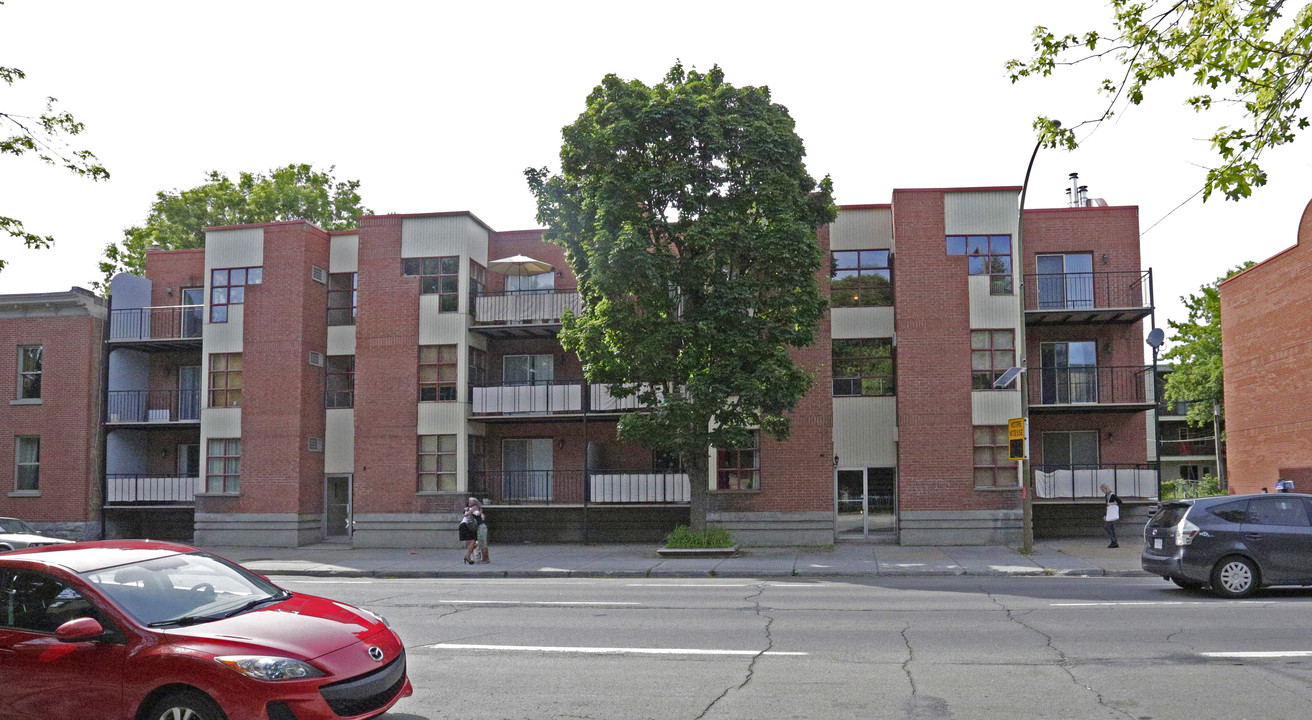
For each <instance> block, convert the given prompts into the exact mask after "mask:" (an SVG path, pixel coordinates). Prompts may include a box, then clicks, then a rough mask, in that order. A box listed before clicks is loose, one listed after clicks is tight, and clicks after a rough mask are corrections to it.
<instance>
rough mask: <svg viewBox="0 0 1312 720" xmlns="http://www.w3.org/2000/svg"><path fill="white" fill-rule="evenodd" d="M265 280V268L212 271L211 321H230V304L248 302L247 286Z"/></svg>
mask: <svg viewBox="0 0 1312 720" xmlns="http://www.w3.org/2000/svg"><path fill="white" fill-rule="evenodd" d="M262 282H264V268H258V267H249V268H225V269H223V270H211V271H210V322H212V323H224V322H228V306H229V305H241V304H242V303H244V302H246V286H247V285H259V284H260V283H262Z"/></svg>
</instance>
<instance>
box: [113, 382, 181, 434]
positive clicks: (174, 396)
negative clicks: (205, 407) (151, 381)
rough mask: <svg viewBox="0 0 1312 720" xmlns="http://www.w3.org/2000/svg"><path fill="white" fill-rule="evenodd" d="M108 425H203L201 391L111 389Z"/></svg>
mask: <svg viewBox="0 0 1312 720" xmlns="http://www.w3.org/2000/svg"><path fill="white" fill-rule="evenodd" d="M107 394H108V396H109V402H108V403H107V404H106V415H105V424H106V425H117V426H141V427H152V426H153V427H161V426H162V427H176V426H178V425H199V424H200V407H201V406H200V390H110V391H109V392H108V393H107Z"/></svg>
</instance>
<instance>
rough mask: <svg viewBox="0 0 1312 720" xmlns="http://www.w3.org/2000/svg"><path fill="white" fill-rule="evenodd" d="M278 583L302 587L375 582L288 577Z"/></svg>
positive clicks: (369, 582)
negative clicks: (298, 584)
mask: <svg viewBox="0 0 1312 720" xmlns="http://www.w3.org/2000/svg"><path fill="white" fill-rule="evenodd" d="M274 577H277V576H274ZM278 582H281V583H300V584H301V585H371V584H373V580H301V579H299V578H293V577H287V576H286V575H284V576H282V577H280V578H278Z"/></svg>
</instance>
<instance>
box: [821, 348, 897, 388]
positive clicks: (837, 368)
mask: <svg viewBox="0 0 1312 720" xmlns="http://www.w3.org/2000/svg"><path fill="white" fill-rule="evenodd" d="M870 343H879V344H880V345H881V346H882V347H881V348H876V349H883V350H886V351H887V353H888V354H887V355H884V354H877V353H874V352H869V351H867V352H865V353H860V354H856V353H854V354H847V355H840V354H839V348H840V347H842V348H844V349H845V350H846V349H847V348H849V347H857V346H860V347H868V344H870ZM829 352H830V362H831V365H830V367H831V368H832V370H833V378H832V383H831V385H832V391H833V396H834V397H889V396H893V395H896V394H897V348H896V347H894V345H893V339H892V338H844V339H834V340H833V341H832V342H831V343H830V350H829ZM872 361H873V362H874V363H876V364H879V363H882V362H884V361H887V364H888V372H887V373H871V372H866V370H869V369H870V368H869V367H868V364H869V363H871V362H872ZM845 365H846V366H847V367H856V368H857V371H856V372H855V373H847V372H845V371H846V370H847V367H844V366H845ZM862 366H866V367H862ZM840 372H843V374H842V375H840ZM875 382H877V383H879V384H880V385H881V387H882V391H881V392H866V389H867V386H868V383H875ZM840 383H846V390H847V391H846V392H840V391H839V384H840ZM853 390H855V392H853Z"/></svg>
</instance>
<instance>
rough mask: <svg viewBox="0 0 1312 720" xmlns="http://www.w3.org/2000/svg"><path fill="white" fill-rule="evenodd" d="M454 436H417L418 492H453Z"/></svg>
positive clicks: (454, 468) (454, 486)
mask: <svg viewBox="0 0 1312 720" xmlns="http://www.w3.org/2000/svg"><path fill="white" fill-rule="evenodd" d="M455 489H456V436H455V435H420V436H419V492H455Z"/></svg>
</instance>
